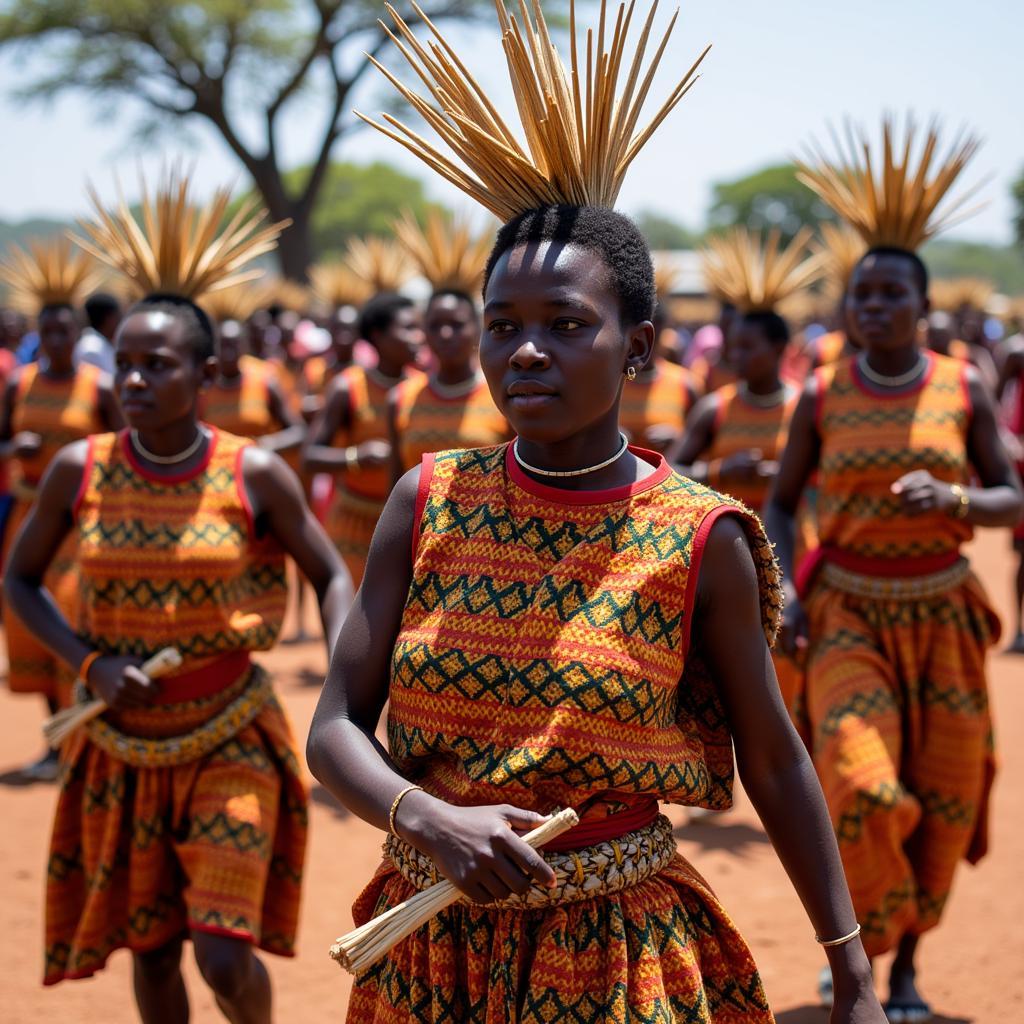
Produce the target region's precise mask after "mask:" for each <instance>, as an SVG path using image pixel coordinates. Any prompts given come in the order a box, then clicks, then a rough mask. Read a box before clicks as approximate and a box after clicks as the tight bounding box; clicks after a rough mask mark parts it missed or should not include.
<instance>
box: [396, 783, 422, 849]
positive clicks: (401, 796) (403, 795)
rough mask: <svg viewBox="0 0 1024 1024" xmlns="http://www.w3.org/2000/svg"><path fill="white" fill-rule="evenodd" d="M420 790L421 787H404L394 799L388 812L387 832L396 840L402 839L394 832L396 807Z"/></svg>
mask: <svg viewBox="0 0 1024 1024" xmlns="http://www.w3.org/2000/svg"><path fill="white" fill-rule="evenodd" d="M417 789H418V790H422V789H423V787H422V786H406V787H405V789H403V790H402V791H401V792H400V793H399V794H398V796H396V797H395V800H394V803H392V805H391V810H390V811H389V812H388V831H389V832H390V833H391V834H392V835H393V836H394V837H395V838H396V839H401V838H402V837H401V836H400V835H399V834H398V833H397V832H396V831H395V815H396V814H397V813H398V805H399V804H400V803H401V802H402V801H403V800H404V799H405V798H406V797H407V796H408V795H409V794H410V793H412V792H414V791H415V790H417Z"/></svg>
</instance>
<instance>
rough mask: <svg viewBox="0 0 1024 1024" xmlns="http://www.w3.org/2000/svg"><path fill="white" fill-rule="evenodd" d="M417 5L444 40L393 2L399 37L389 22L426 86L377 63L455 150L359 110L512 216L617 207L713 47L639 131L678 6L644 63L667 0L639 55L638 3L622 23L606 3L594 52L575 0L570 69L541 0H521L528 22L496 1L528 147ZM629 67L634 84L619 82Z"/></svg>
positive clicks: (622, 14)
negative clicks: (631, 44)
mask: <svg viewBox="0 0 1024 1024" xmlns="http://www.w3.org/2000/svg"><path fill="white" fill-rule="evenodd" d="M411 4H412V7H413V9H414V10H415V12H416V14H417V16H418V17H419V19H420V20H422V21H423V23H424V24H425V25H426V26H427V28H428V30H429V31H430V34H431V35H432V36H433V38H432V39H431V40H430V42H429V43H427V44H423V43H420V42H419V41H418V40H417V39H416V37H415V36H414V35H413V33H412V30H411V29H410V28H409V26H408V25H407V24H406V22H405V21H404V20H403V19H402V17H401V15H399V14H398V12H397V11H396V10H395V9H394V7H392V6H391V5H390V4H387V5H386V7H387V11H388V13H389V14H390V15H391V18H392V20H393V21H394V23H395V26H396V30H397V31H396V32H392V31H391V29H389V28H388V27H387V26H386V25H383V23H382V27H383V28H384V30H385V31H386V32H387V33H388V35H389V36H390V37H391V39H392V40H393V41H394V43H395V45H396V46H397V47H398V49H399V51H400V52H401V54H402V56H403V57H404V58H405V60H406V62H407V63H408V64H409V65H410V66H411V67H412V69H413V70H414V71H415V72H416V74H417V75H418V76H419V79H420V81H421V82H422V83H423V85H424V86H425V87H426V93H425V94H420V93H417V92H415V91H414V90H413V89H411V88H409V87H408V86H406V85H404V84H403V83H402V82H401V81H400V80H399V79H398V77H397V76H396V75H394V74H392V73H391V72H390V71H388V70H387V69H386V68H385V67H384V66H383V65H382V64H381V63H380V62H378V61H376V60H373V58H372V57H371V58H370V59H371V60H373V63H374V64H375V65H376V66H377V68H379V70H380V71H381V72H382V73H383V74H384V75H385V76H386V77H387V79H388V81H390V82H391V84H392V85H393V86H394V87H395V89H397V90H398V92H399V93H401V95H402V96H404V97H405V99H406V100H407V101H408V102H409V103H410V104H411V105H412V107H413V109H415V110H416V112H417V113H418V114H419V115H420V116H421V117H423V119H424V120H425V121H426V122H427V124H428V125H429V126H430V128H431V129H432V130H433V131H434V133H435V134H436V135H437V136H438V137H439V138H440V140H441V143H442V144H443V146H444V147H446V148H447V149H448V150H450V151H451V153H452V154H453V157H451V156H448V155H446V154H445V153H444V152H443V151H442V149H439V148H438V147H437V146H435V145H434V144H432V143H431V142H428V141H427V140H426V139H424V138H423V137H422V136H421V135H419V134H417V133H416V132H415V131H413V130H412V129H411V128H409V127H407V126H406V125H404V124H402V122H401V121H399V120H398V119H397V118H395V117H393V116H391V115H390V114H384V115H382V116H383V120H384V121H385V122H386V124H381V123H379V122H376V121H373V120H371V119H370V118H367V117H364V116H363V115H362V114H358V112H357V116H359V117H361V118H362V119H363V120H364V121H366V122H367V123H368V124H370V125H372V126H373V127H374V128H376V129H378V130H379V131H381V132H383V133H384V134H385V135H387V136H388V137H389V138H391V139H394V140H395V141H396V142H398V143H400V144H401V145H403V146H405V148H406V149H408V150H409V151H410V152H412V153H414V154H415V155H416V156H418V157H419V158H420V159H421V160H423V161H424V162H425V163H426V164H428V165H429V166H430V167H432V168H433V169H434V170H435V171H437V172H438V174H440V175H441V176H442V177H444V178H446V179H447V180H448V181H450V182H452V184H454V185H456V186H457V187H458V188H460V189H462V190H463V191H464V192H465V193H466V194H467V195H469V196H472V198H474V199H476V200H477V201H478V202H479V203H481V204H483V205H484V206H486V207H487V209H488V210H490V211H491V212H492V213H493V214H494V215H495V216H496V217H498V218H499V219H500V220H501V221H508V220H511V219H512V218H513V217H515V216H516V215H518V214H520V213H523V212H524V211H526V210H530V209H534V208H536V207H540V206H546V205H549V204H556V203H564V204H568V205H571V206H582V205H594V206H609V207H610V206H614V205H615V200H616V197H617V196H618V194H619V189H620V188H621V187H622V181H623V178H624V176H625V173H626V170H627V169H628V167H629V165H630V163H632V161H633V159H634V158H635V157H636V155H637V154H638V153H639V152H640V150H641V149H642V148H643V146H644V145H645V144H646V142H647V141H648V139H650V137H651V135H652V134H653V133H654V131H655V130H656V129H657V128H658V126H659V125H660V124H661V122H662V121H664V120H665V118H666V117H667V116H668V114H669V113H670V112H671V111H672V110H673V109H674V107H675V106H676V104H677V103H679V101H680V100H681V99H682V98H683V96H685V95H686V93H687V92H688V91H689V90H690V88H691V87H692V86H693V84H694V83H695V82H696V80H697V77H698V76H697V68H698V66H699V65H700V63H701V61H702V60H703V59H704V57H705V55H706V54H707V52H708V51H707V49H705V50H704V53H702V54H701V55H700V57H698V59H697V60H696V61H695V62H694V64H693V66H692V67H691V68H690V69H689V70H688V71H687V72H686V74H685V75H684V76H683V77H682V79H680V81H679V82H678V83H677V84H676V86H675V87H674V88H673V89H672V90H671V92H670V93H669V95H668V97H667V98H666V100H665V101H664V103H663V104H662V105H661V107H660V108H659V110H658V112H657V113H656V114H655V115H654V117H653V118H652V119H651V121H650V122H649V123H648V124H647V125H646V127H644V128H642V129H639V130H638V129H637V125H638V122H639V119H640V114H641V111H642V108H643V106H644V102H645V100H646V99H647V96H648V93H649V92H650V88H651V83H652V81H653V78H654V73H655V71H656V70H657V68H658V64H659V62H660V61H661V58H662V56H663V54H664V52H665V47H666V45H667V43H668V39H669V36H670V35H671V33H672V29H673V27H674V25H675V21H676V17H678V12H677V13H676V15H674V16H673V18H672V20H671V22H670V24H669V26H668V29H667V31H666V32H665V33H664V35H663V36H662V38H661V41H660V42H659V43H658V45H657V48H656V50H655V53H654V57H653V59H652V60H651V62H650V64H649V65H648V67H647V68H646V69H644V67H643V62H644V55H645V52H646V50H647V45H648V42H649V41H650V39H651V29H652V25H653V21H654V15H655V12H656V11H657V6H658V5H657V2H655V3H654V4H652V6H651V9H650V13H649V14H648V17H647V19H646V21H645V22H644V25H643V28H642V29H641V32H640V37H639V40H638V42H637V44H636V47H635V52H634V54H633V57H632V59H631V60H630V59H629V58H628V57H627V54H626V46H627V43H626V38H627V35H628V33H629V28H630V24H631V22H632V19H633V12H634V8H635V0H629V3H628V6H627V4H625V3H622V4H620V5H619V8H618V13H617V14H616V15H615V17H614V23H612V22H613V19H612V17H611V16H610V15H609V12H608V10H607V0H601V8H600V20H599V23H598V29H597V33H596V37H595V33H594V32H593V30H588V32H587V38H586V49H585V54H584V53H581V52H580V51H581V49H582V48H581V47H579V46H578V44H577V33H576V8H575V3H574V0H570V6H569V32H570V36H571V49H570V69H569V70H567V69H566V67H565V65H564V63H563V62H562V59H561V57H560V56H559V54H558V51H557V50H556V48H555V46H554V44H553V43H552V41H551V36H550V34H549V32H548V27H547V23H546V22H545V20H544V13H543V11H542V10H541V6H540V0H530V7H532V16H531V9H530V7H528V6H527V0H519V18H518V19H517V17H516V16H515V15H514V14H509V13H508V12H507V11H506V9H505V4H504V0H494V5H495V9H496V11H497V14H498V22H499V25H500V27H501V40H502V46H503V47H504V50H505V58H506V61H507V64H508V71H509V76H510V78H511V81H512V89H513V92H514V94H515V100H516V105H517V107H518V110H519V119H520V122H521V124H522V128H523V133H524V134H525V136H526V141H525V145H524V144H523V143H522V142H521V141H520V139H519V138H517V136H516V135H515V134H514V133H513V132H512V131H511V130H510V128H509V127H508V125H506V123H505V122H504V121H503V120H502V118H501V116H500V115H499V114H498V111H497V110H496V109H495V107H494V105H493V104H492V103H491V101H490V100H489V99H488V97H487V95H486V93H485V92H484V90H483V89H482V88H481V87H480V86H479V85H478V84H477V82H476V81H475V80H474V79H473V77H472V75H471V74H470V73H469V71H468V70H467V69H466V66H465V64H464V63H463V61H462V59H461V58H460V57H459V55H458V54H457V53H456V52H455V50H453V49H452V47H451V45H450V44H449V43H448V41H447V40H446V39H445V38H444V36H443V35H442V34H441V32H440V31H439V30H438V29H437V27H436V26H435V25H434V24H433V23H432V22H431V21H430V20H429V18H427V16H426V15H425V14H424V12H423V11H422V9H421V8H420V7H419V6H418V5H417V3H416V0H411ZM709 49H710V47H709ZM624 67H625V81H624V82H623V83H622V85H621V88H620V78H621V77H622V72H623V69H624Z"/></svg>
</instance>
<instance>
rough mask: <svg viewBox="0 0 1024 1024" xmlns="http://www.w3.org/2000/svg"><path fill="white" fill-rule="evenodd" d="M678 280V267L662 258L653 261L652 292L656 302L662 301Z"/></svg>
mask: <svg viewBox="0 0 1024 1024" xmlns="http://www.w3.org/2000/svg"><path fill="white" fill-rule="evenodd" d="M678 280H679V268H678V267H676V266H673V264H671V263H669V262H668V261H666V260H664V259H656V260H655V261H654V293H655V295H657V297H658V302H664V301H665V300H666V299H667V298H668V297H669V296H670V295H671V294H672V289H673V288H675V286H676V283H677V282H678Z"/></svg>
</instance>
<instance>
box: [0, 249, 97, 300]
mask: <svg viewBox="0 0 1024 1024" xmlns="http://www.w3.org/2000/svg"><path fill="white" fill-rule="evenodd" d="M0 281H2V282H3V283H4V284H5V285H7V287H8V289H9V290H10V295H9V297H8V302H9V303H10V305H11V306H12V307H13V308H15V309H17V310H19V312H22V313H26V314H28V315H30V316H31V315H34V314H36V313H38V312H39V311H40V309H43V308H45V307H46V306H64V305H66V306H76V305H78V304H79V303H80V302H81V301H82V300H83V299H84V298H85V297H86V296H87V295H88V294H89V292H91V291H95V289H96V288H97V287H99V285H100V284H101V282H102V277H101V275H100V274H99V272H98V269H97V267H96V264H95V263H94V262H93V260H92V257H91V256H89V255H87V254H86V253H84V252H82V251H81V250H80V249H76V248H74V247H73V246H72V244H71V242H70V240H69V239H67V238H48V239H32V240H31V241H29V242H28V249H27V250H26V249H23V248H21V246H19V245H12V246H11V247H10V248H9V249H8V250H7V254H6V257H5V259H4V260H3V261H2V262H0Z"/></svg>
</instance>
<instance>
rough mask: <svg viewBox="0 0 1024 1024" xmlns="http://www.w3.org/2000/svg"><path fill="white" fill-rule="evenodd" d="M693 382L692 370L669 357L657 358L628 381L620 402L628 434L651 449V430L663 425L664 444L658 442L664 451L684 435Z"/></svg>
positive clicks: (620, 409)
mask: <svg viewBox="0 0 1024 1024" xmlns="http://www.w3.org/2000/svg"><path fill="white" fill-rule="evenodd" d="M691 383H692V376H691V374H690V371H689V370H687V369H686V368H685V367H682V366H677V365H676V364H675V363H670V362H668V360H666V359H656V360H654V362H653V365H652V366H651V367H650V368H649V369H647V370H644V371H643V372H641V373H639V374H637V377H636V380H633V381H627V382H626V383H625V384H624V385H623V388H622V402H621V403H620V405H619V426H621V427H622V429H623V431H624V432H625V434H626V436H627V437H628V438H629V439H630V440H631V441H633V442H634V443H635V444H638V445H640V446H641V447H642V448H651V447H652V440H653V438H652V437H649V436H648V432H649V431H651V430H652V428H661V429H662V430H664V431H665V432H666V433H665V435H664V442H665V443H664V444H660V443H659V444H658V449H659V450H661V451H663V450H664V449H665V448H667V447H668V445H669V444H670V443H671V440H674V437H682V435H683V429H684V427H685V426H686V416H687V414H688V413H689V411H690V390H689V388H690V385H691ZM669 435H674V437H670V436H669Z"/></svg>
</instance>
